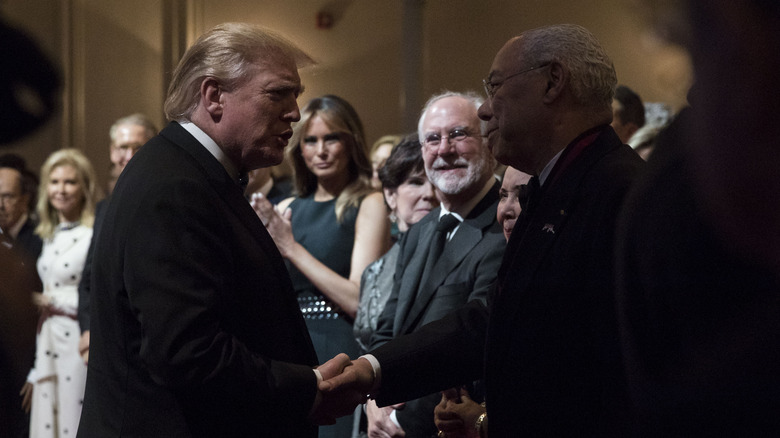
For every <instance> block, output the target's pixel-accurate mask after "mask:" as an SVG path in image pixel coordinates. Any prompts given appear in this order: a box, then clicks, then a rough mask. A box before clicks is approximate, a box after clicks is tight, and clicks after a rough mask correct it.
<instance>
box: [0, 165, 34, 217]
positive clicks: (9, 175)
mask: <svg viewBox="0 0 780 438" xmlns="http://www.w3.org/2000/svg"><path fill="white" fill-rule="evenodd" d="M28 200H29V199H28V196H27V195H26V194H24V193H22V174H21V173H20V172H19V171H18V170H16V169H11V168H10V167H3V168H0V228H2V229H3V230H8V229H9V228H10V227H12V226H14V225H16V223H17V222H18V221H19V219H20V218H21V217H22V215H23V214H24V212H25V211H26V210H27V202H28Z"/></svg>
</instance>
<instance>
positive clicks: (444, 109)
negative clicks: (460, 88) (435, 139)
mask: <svg viewBox="0 0 780 438" xmlns="http://www.w3.org/2000/svg"><path fill="white" fill-rule="evenodd" d="M456 127H462V128H473V127H479V117H478V116H477V109H476V108H475V107H474V105H473V104H472V103H471V102H469V101H468V100H466V99H463V98H461V97H457V96H450V97H445V98H443V99H440V100H439V101H436V102H434V103H433V105H431V107H430V108H429V109H428V111H427V112H426V113H425V119H424V120H423V132H430V131H433V132H438V131H440V130H442V129H451V128H456Z"/></svg>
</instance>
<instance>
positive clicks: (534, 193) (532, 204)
mask: <svg viewBox="0 0 780 438" xmlns="http://www.w3.org/2000/svg"><path fill="white" fill-rule="evenodd" d="M540 191H541V187H540V186H539V177H538V176H532V177H531V179H530V180H528V185H527V186H526V193H525V200H524V201H525V202H521V203H520V206H521V207H522V208H523V210H522V212H521V213H522V214H524V215H526V216H528V215H530V214H531V213H533V210H534V209H535V208H536V206H537V205H539V197H540V196H539V195H540V194H541V193H539V192H540Z"/></svg>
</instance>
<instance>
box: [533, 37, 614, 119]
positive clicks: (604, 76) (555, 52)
mask: <svg viewBox="0 0 780 438" xmlns="http://www.w3.org/2000/svg"><path fill="white" fill-rule="evenodd" d="M521 36H522V41H523V46H522V47H523V57H524V58H525V60H526V62H527V63H528V65H529V66H539V65H543V64H545V63H549V62H553V61H557V62H559V63H560V64H562V65H564V66H566V68H567V69H568V70H569V74H570V80H569V87H570V90H571V92H572V94H573V95H574V98H575V99H577V101H578V102H579V103H580V104H582V105H583V106H586V107H592V108H598V109H610V108H611V106H612V96H613V95H614V93H615V87H616V86H617V74H616V73H615V67H614V65H613V64H612V60H610V58H609V56H607V53H606V51H604V48H603V47H601V44H600V43H599V41H598V40H597V39H596V37H595V36H593V34H592V33H590V31H588V30H587V29H585V28H584V27H582V26H578V25H576V24H558V25H553V26H545V27H540V28H538V29H532V30H529V31H527V32H523V33H522V35H521ZM610 111H611V109H610Z"/></svg>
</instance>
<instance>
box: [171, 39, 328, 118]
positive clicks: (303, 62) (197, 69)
mask: <svg viewBox="0 0 780 438" xmlns="http://www.w3.org/2000/svg"><path fill="white" fill-rule="evenodd" d="M269 55H283V56H286V57H289V58H290V59H292V60H294V61H295V64H296V66H297V67H298V68H301V67H305V66H307V65H311V64H314V60H313V59H312V58H311V57H310V56H309V55H307V54H306V53H305V52H304V51H303V50H301V49H300V48H298V46H296V45H295V44H293V43H292V42H290V41H289V40H287V39H286V38H284V37H283V36H281V35H279V34H277V33H275V32H273V31H271V30H268V29H266V28H263V27H260V26H256V25H251V24H247V23H223V24H220V25H217V26H215V27H214V28H212V29H211V30H209V31H208V32H206V33H204V34H203V35H201V36H200V38H198V40H197V41H195V44H193V45H192V46H191V47H190V48H189V49H187V52H186V53H184V56H183V57H182V59H181V61H179V65H177V66H176V69H175V70H174V72H173V77H172V78H171V83H170V85H169V86H168V97H167V98H166V99H165V117H167V118H168V120H177V121H182V120H189V118H190V116H191V115H192V111H194V110H195V107H196V106H197V105H198V97H199V95H200V84H201V82H203V79H205V78H207V77H211V78H214V79H216V80H217V81H218V82H219V83H220V85H221V86H223V87H225V88H226V89H228V90H231V89H234V88H235V87H238V86H240V85H241V84H242V83H243V81H245V80H246V79H248V78H249V71H250V70H251V67H252V66H254V65H256V64H258V63H259V62H260V61H262V60H263V59H264V58H266V57H267V56H269Z"/></svg>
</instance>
